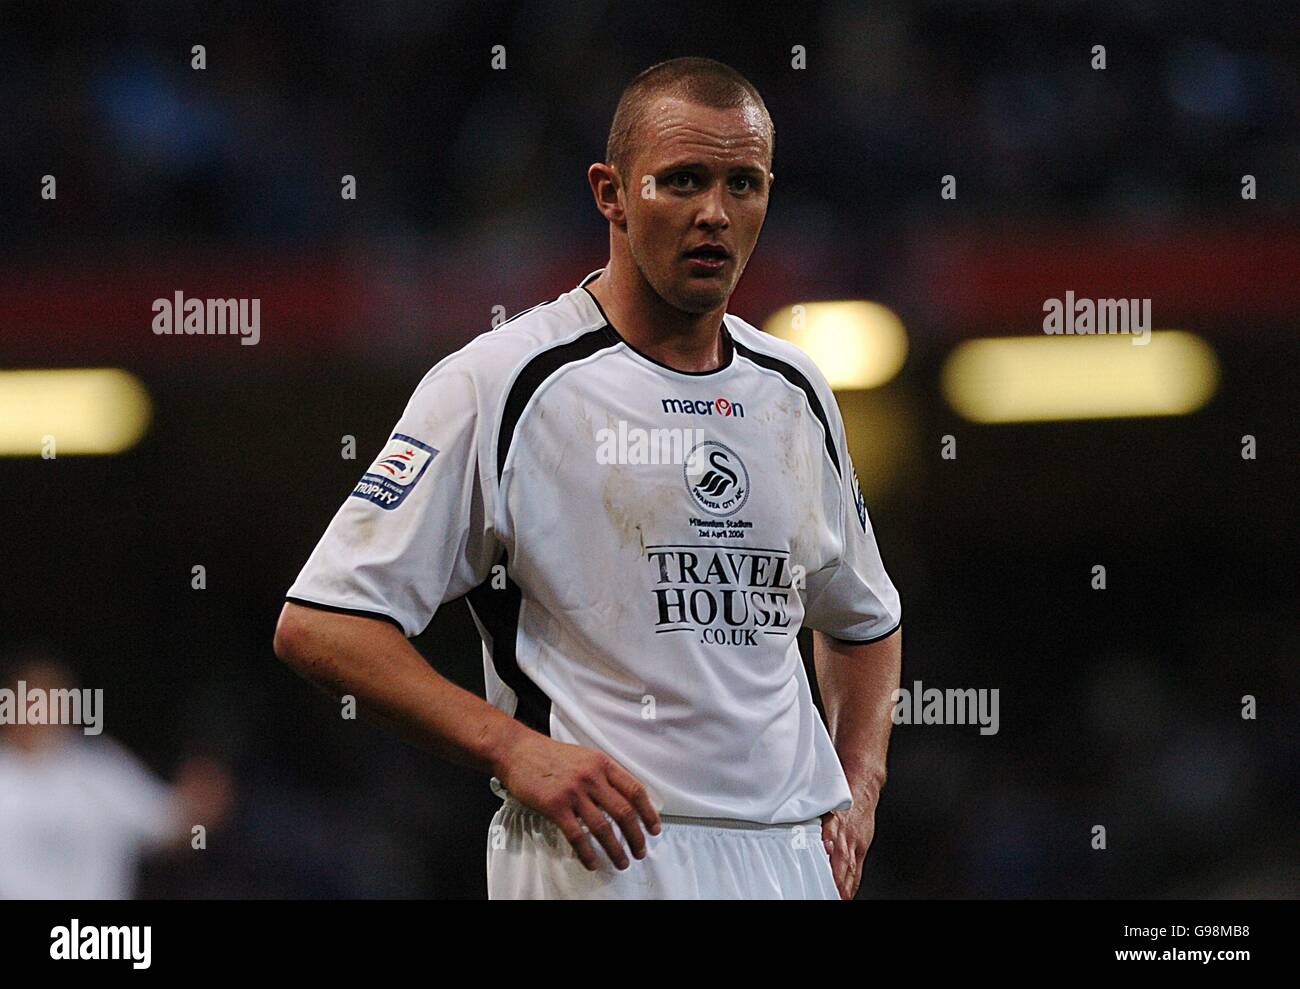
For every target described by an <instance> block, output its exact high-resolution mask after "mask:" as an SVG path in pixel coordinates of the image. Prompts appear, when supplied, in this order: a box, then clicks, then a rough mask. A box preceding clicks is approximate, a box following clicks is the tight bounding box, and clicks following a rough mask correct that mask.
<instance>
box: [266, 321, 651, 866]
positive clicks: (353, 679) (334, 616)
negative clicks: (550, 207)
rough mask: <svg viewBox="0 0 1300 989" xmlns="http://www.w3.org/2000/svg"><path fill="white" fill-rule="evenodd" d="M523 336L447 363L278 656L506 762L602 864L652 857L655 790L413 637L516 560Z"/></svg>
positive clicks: (383, 462) (294, 608)
mask: <svg viewBox="0 0 1300 989" xmlns="http://www.w3.org/2000/svg"><path fill="white" fill-rule="evenodd" d="M518 347H519V344H518V339H517V337H515V336H513V335H510V334H499V333H488V334H484V336H482V337H479V338H478V339H477V340H476V341H475V342H474V343H471V344H470V345H469V346H468V347H465V348H463V349H462V350H460V351H458V352H457V353H455V354H452V355H451V356H450V357H448V358H446V359H445V360H444V361H442V362H441V363H439V364H438V365H437V366H436V367H434V368H433V369H432V370H431V371H430V372H429V373H428V374H426V375H425V377H424V379H423V380H421V382H420V384H419V385H418V386H417V388H416V389H415V392H414V394H413V395H412V396H411V400H410V401H409V402H408V403H407V406H406V409H405V411H404V412H403V413H402V417H401V418H400V419H399V420H398V423H397V425H396V427H395V428H394V430H393V433H392V434H391V438H390V439H389V441H388V443H387V444H385V446H384V448H383V450H382V451H381V452H380V454H379V456H378V457H377V458H376V460H375V461H374V463H372V464H371V466H370V468H369V469H368V470H367V471H366V473H365V475H364V477H363V478H362V481H361V483H359V484H358V485H357V486H356V488H355V489H354V490H353V492H352V493H351V494H350V495H349V496H348V497H347V498H345V499H344V500H343V502H344V503H343V505H342V506H341V507H340V508H339V510H338V512H337V513H336V514H335V516H334V518H333V520H332V521H331V522H330V524H329V527H328V528H327V529H326V531H325V534H324V536H322V537H321V539H320V541H319V542H318V544H317V545H316V548H315V549H314V550H313V551H312V553H311V556H310V557H309V558H308V560H307V563H306V565H305V566H304V567H303V570H302V572H301V573H300V574H299V575H298V579H297V580H296V581H295V582H294V584H293V586H292V587H291V588H290V589H289V593H288V598H289V601H288V602H287V603H286V605H285V607H284V610H283V612H282V613H281V616H280V621H279V625H278V626H277V628H276V634H275V651H276V655H277V656H279V657H280V658H281V659H282V660H284V661H285V662H286V663H288V664H289V665H290V666H292V667H294V668H295V669H296V670H298V671H299V672H300V673H302V674H303V675H304V676H305V677H307V678H308V679H311V680H313V681H315V682H316V683H318V684H320V685H321V686H322V687H324V688H325V689H327V690H328V691H330V692H331V693H333V694H334V695H335V696H336V697H338V696H342V695H344V694H351V695H352V696H353V697H355V698H356V699H357V704H358V708H359V709H361V710H362V712H363V713H364V714H366V715H367V716H368V717H370V718H373V719H375V720H377V721H379V722H381V723H382V724H384V725H386V726H387V727H389V728H390V729H391V730H393V731H395V732H397V733H399V734H401V735H402V736H404V737H405V738H407V739H408V740H410V741H413V742H415V743H417V744H420V745H422V746H425V747H427V748H429V749H432V750H433V751H435V752H437V753H438V754H440V755H442V756H443V757H444V758H447V759H450V760H452V761H454V762H457V763H458V764H461V765H465V766H470V767H473V768H475V769H478V770H480V771H483V772H491V773H493V774H494V775H495V776H496V777H497V778H498V779H499V780H501V782H502V784H503V785H504V786H505V788H506V789H507V791H508V792H509V793H510V795H511V796H513V797H515V798H516V799H517V800H519V801H520V802H521V803H523V804H525V805H527V806H529V807H531V808H533V809H534V810H536V811H538V812H540V813H541V814H543V815H545V816H546V817H547V818H549V819H550V820H552V821H553V822H555V824H556V825H557V826H558V827H559V828H560V830H561V831H562V832H563V833H564V835H565V837H566V838H568V840H569V841H570V843H571V844H572V845H573V846H574V850H575V851H576V852H577V854H578V856H579V857H580V858H581V860H582V861H583V863H584V864H585V865H586V866H587V867H588V868H595V867H596V865H597V853H596V852H595V850H594V849H593V848H592V847H591V843H590V841H589V840H588V839H587V838H586V837H585V835H584V833H583V826H584V825H585V826H586V827H587V828H588V829H590V832H591V834H593V835H595V836H596V838H597V840H599V841H600V842H601V844H602V845H603V846H604V848H605V849H606V851H607V852H608V853H609V856H610V858H611V860H612V861H614V863H615V864H616V865H618V866H619V867H620V868H624V867H625V866H626V865H627V858H626V854H625V853H624V851H623V849H622V847H621V846H620V844H619V842H618V836H617V833H616V832H615V831H614V829H613V828H612V827H611V825H610V823H609V820H608V819H607V818H606V816H605V815H606V814H607V815H609V817H612V818H613V819H614V820H615V821H616V822H618V825H619V827H620V828H621V830H622V831H623V833H624V835H626V837H627V841H628V845H629V847H630V848H631V849H632V852H633V854H635V855H636V856H637V857H638V858H640V857H642V856H643V855H644V850H645V837H644V835H643V834H642V831H641V826H640V821H644V822H645V823H646V824H647V825H648V826H650V827H651V830H652V832H655V831H657V829H658V826H659V821H658V817H657V815H656V814H655V811H654V808H653V806H652V805H651V803H650V800H649V798H648V796H647V794H646V790H645V787H644V786H643V785H642V784H641V783H640V782H639V781H638V780H636V779H634V778H633V777H632V776H631V775H630V774H629V773H628V772H627V771H626V770H625V769H623V767H621V766H619V765H618V764H617V763H615V762H614V761H613V760H612V759H611V758H610V757H609V756H607V755H605V754H604V753H601V752H598V751H594V750H591V749H586V748H583V747H580V746H577V745H569V744H566V743H563V742H559V741H556V740H554V739H551V738H549V737H547V736H546V735H544V734H542V733H541V732H538V731H534V730H532V729H530V728H528V727H527V726H525V725H524V724H523V723H522V722H519V721H516V720H515V719H514V718H512V717H510V716H509V715H508V714H506V713H505V712H504V711H502V710H500V709H498V708H497V707H495V706H493V705H492V704H489V703H488V702H487V701H486V700H483V699H482V698H480V697H478V696H477V695H475V694H472V693H470V692H469V691H467V690H464V689H462V688H461V687H459V686H457V685H455V684H453V683H452V682H450V681H449V680H447V679H446V678H445V677H442V676H440V675H439V674H438V673H437V672H436V671H434V670H433V669H432V668H431V667H430V666H429V664H428V663H426V662H425V661H424V658H423V657H422V656H421V655H420V653H419V652H418V651H417V650H416V649H415V647H414V646H412V645H411V643H410V642H409V641H408V640H409V639H410V638H411V637H412V636H415V635H418V634H419V633H420V632H421V631H422V630H423V629H424V628H426V627H427V626H428V624H429V622H430V621H431V620H432V618H433V615H434V613H435V612H436V611H437V609H438V608H439V606H441V605H442V604H444V603H446V602H448V601H452V600H455V599H457V598H459V597H462V596H463V595H465V594H466V593H467V592H469V591H470V590H471V589H473V588H475V587H477V586H480V585H482V584H483V583H484V582H485V581H486V580H487V578H488V577H489V576H490V575H491V574H492V568H493V567H494V566H495V565H497V564H498V563H499V562H500V561H502V560H503V559H504V548H503V546H502V544H501V542H500V540H499V539H498V537H497V533H496V527H495V522H494V519H495V515H496V512H495V498H496V464H495V462H494V459H493V455H492V451H493V438H494V437H493V434H494V432H495V430H494V423H495V416H496V415H497V410H498V409H499V407H500V405H501V389H502V387H503V377H504V375H503V372H502V369H503V368H504V369H507V370H508V369H509V368H510V367H511V366H512V363H513V361H514V358H515V356H516V354H515V353H514V351H515V350H517V349H518Z"/></svg>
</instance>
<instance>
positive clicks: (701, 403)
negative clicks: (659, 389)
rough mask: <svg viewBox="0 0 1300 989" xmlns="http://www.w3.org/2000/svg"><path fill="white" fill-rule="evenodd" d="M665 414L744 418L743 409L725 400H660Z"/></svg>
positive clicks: (737, 403)
mask: <svg viewBox="0 0 1300 989" xmlns="http://www.w3.org/2000/svg"><path fill="white" fill-rule="evenodd" d="M660 401H661V403H662V405H663V410H664V411H665V412H678V413H683V414H685V415H691V416H711V415H719V416H735V417H736V418H739V419H743V418H745V407H744V406H743V405H741V404H740V403H739V402H731V401H728V400H727V399H725V398H702V399H692V398H664V399H661V400H660Z"/></svg>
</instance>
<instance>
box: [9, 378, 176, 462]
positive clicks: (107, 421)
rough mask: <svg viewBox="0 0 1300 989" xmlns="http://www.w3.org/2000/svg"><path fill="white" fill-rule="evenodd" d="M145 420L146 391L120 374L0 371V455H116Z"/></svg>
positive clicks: (145, 424)
mask: <svg viewBox="0 0 1300 989" xmlns="http://www.w3.org/2000/svg"><path fill="white" fill-rule="evenodd" d="M150 414H151V403H150V401H149V393H148V391H147V390H146V389H145V387H144V385H143V384H142V383H141V382H140V380H139V379H138V378H136V377H135V375H133V374H131V373H130V372H128V371H123V370H121V369H120V368H59V369H55V370H23V371H0V455H4V456H18V457H38V456H45V457H47V458H49V457H50V456H52V455H54V456H62V455H64V454H101V455H102V454H113V453H121V452H123V451H124V450H129V449H130V448H131V447H133V446H135V444H136V443H138V442H139V440H140V437H141V436H143V435H144V433H145V430H146V429H147V428H148V426H149V419H150Z"/></svg>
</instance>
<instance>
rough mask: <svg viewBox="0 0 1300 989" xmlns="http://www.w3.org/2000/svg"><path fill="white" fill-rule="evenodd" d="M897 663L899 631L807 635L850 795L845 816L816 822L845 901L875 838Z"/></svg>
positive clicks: (899, 662)
mask: <svg viewBox="0 0 1300 989" xmlns="http://www.w3.org/2000/svg"><path fill="white" fill-rule="evenodd" d="M902 663H903V630H902V628H901V626H900V627H899V628H897V629H895V630H894V632H893V633H892V634H890V635H888V636H886V637H885V638H883V639H878V640H876V641H875V642H861V643H859V642H846V641H844V640H843V639H836V638H834V637H832V636H830V635H827V634H826V633H825V632H817V631H814V632H813V664H814V666H815V668H816V671H817V685H818V687H819V689H820V690H821V695H822V705H823V707H824V708H825V711H826V721H827V726H828V728H829V729H830V735H831V740H832V741H833V742H834V744H835V752H836V754H837V755H838V756H839V758H840V765H841V766H843V768H844V775H845V776H846V777H847V779H848V781H849V791H850V792H851V793H852V795H853V806H852V807H850V808H849V809H848V810H843V811H834V812H831V813H827V814H825V815H823V816H822V840H823V841H825V842H826V843H827V851H828V852H829V853H830V857H831V871H832V872H833V873H834V875H835V885H836V887H837V888H838V889H839V891H840V897H841V898H842V899H845V900H851V899H853V897H854V895H855V894H856V893H857V891H858V884H859V883H860V882H861V880H862V862H863V859H864V858H865V857H866V854H867V849H868V848H870V847H871V840H872V838H873V837H874V836H875V833H876V805H877V804H878V803H879V802H880V791H881V789H882V788H883V787H884V785H885V776H886V772H885V756H886V754H887V753H888V751H889V732H890V729H892V728H893V719H892V716H891V715H892V711H893V707H894V702H893V692H894V690H895V688H897V687H898V683H899V678H900V676H901V675H902Z"/></svg>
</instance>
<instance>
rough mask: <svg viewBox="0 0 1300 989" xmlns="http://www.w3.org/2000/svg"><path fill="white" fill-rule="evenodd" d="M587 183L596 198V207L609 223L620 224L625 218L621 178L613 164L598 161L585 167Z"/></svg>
mask: <svg viewBox="0 0 1300 989" xmlns="http://www.w3.org/2000/svg"><path fill="white" fill-rule="evenodd" d="M587 184H588V185H590V186H591V194H592V196H593V197H594V198H595V200H596V209H598V210H600V214H601V216H603V217H604V218H605V219H606V220H608V221H609V222H610V223H614V224H617V225H618V226H620V227H621V226H622V225H623V224H624V222H625V220H626V216H625V213H624V210H623V197H622V194H621V193H622V186H623V183H622V180H621V179H620V178H619V174H618V170H617V169H616V168H614V166H613V165H607V164H606V163H605V162H603V161H598V162H596V163H595V164H594V165H592V166H591V167H590V168H588V169H587Z"/></svg>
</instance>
